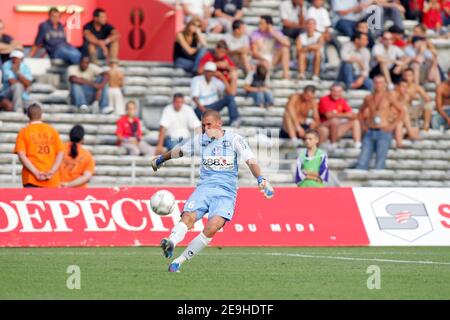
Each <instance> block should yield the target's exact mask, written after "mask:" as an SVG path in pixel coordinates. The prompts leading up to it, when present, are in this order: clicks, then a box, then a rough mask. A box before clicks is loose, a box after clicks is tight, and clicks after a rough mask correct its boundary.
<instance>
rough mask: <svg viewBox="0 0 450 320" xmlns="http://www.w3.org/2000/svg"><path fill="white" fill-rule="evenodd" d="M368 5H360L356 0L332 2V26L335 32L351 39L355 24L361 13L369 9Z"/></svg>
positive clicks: (333, 0)
mask: <svg viewBox="0 0 450 320" xmlns="http://www.w3.org/2000/svg"><path fill="white" fill-rule="evenodd" d="M369 5H370V3H362V4H360V3H359V1H358V0H332V1H331V6H332V8H333V13H334V16H333V24H334V27H335V29H336V30H337V31H339V32H340V33H341V34H343V35H344V36H347V37H350V38H352V39H353V36H354V35H355V28H356V23H357V21H358V20H359V19H360V17H361V13H362V12H363V11H364V10H366V9H367V8H368V7H369Z"/></svg>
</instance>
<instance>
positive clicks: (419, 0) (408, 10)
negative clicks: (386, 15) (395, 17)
mask: <svg viewBox="0 0 450 320" xmlns="http://www.w3.org/2000/svg"><path fill="white" fill-rule="evenodd" d="M423 2H424V0H401V3H402V5H403V7H404V8H405V18H406V19H407V20H416V21H422V11H423Z"/></svg>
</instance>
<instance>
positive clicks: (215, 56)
mask: <svg viewBox="0 0 450 320" xmlns="http://www.w3.org/2000/svg"><path fill="white" fill-rule="evenodd" d="M227 53H228V46H227V44H226V42H225V41H224V40H220V41H219V42H217V44H216V49H215V50H214V52H210V51H209V52H207V53H205V55H204V56H203V58H202V60H201V61H200V65H199V67H198V74H203V72H204V68H205V65H206V63H208V62H214V63H215V65H216V67H217V71H218V72H220V73H222V74H223V76H224V77H225V79H227V81H228V82H229V83H230V90H231V95H233V96H234V95H236V93H237V80H238V73H237V70H236V65H235V64H234V62H233V60H231V58H230V57H229V56H228V54H227Z"/></svg>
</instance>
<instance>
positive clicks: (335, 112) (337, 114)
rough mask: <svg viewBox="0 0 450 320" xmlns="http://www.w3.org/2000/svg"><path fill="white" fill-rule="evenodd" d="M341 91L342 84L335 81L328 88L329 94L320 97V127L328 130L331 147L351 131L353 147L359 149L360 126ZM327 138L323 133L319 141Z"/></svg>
mask: <svg viewBox="0 0 450 320" xmlns="http://www.w3.org/2000/svg"><path fill="white" fill-rule="evenodd" d="M343 92H344V88H343V85H341V84H339V83H335V84H333V86H332V87H331V89H330V94H329V95H327V96H324V97H322V98H321V99H320V101H319V114H320V120H321V127H325V128H326V130H324V131H325V132H329V137H330V141H331V144H332V146H333V147H334V146H336V142H338V141H339V140H340V139H341V138H342V137H343V136H344V135H346V134H347V132H349V131H351V132H352V135H353V141H354V143H355V148H357V149H359V148H361V126H360V123H359V121H358V116H357V114H356V113H354V112H353V110H352V108H351V107H350V106H349V105H348V103H347V101H346V100H345V99H344V98H343ZM327 138H328V135H323V136H322V137H321V140H320V141H321V142H322V141H325V140H326V139H327Z"/></svg>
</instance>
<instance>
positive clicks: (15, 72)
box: [0, 50, 33, 111]
mask: <svg viewBox="0 0 450 320" xmlns="http://www.w3.org/2000/svg"><path fill="white" fill-rule="evenodd" d="M24 56H25V55H24V53H23V51H20V50H14V51H12V52H11V54H10V58H11V60H8V61H7V62H5V64H4V65H3V90H2V91H1V92H0V97H2V98H3V99H7V100H9V101H12V105H13V109H14V110H15V111H25V108H26V104H27V103H28V101H29V100H30V95H29V93H28V92H29V89H30V87H31V83H32V81H33V76H32V75H31V70H30V68H28V66H27V65H26V64H25V63H24V62H23V58H24Z"/></svg>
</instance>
